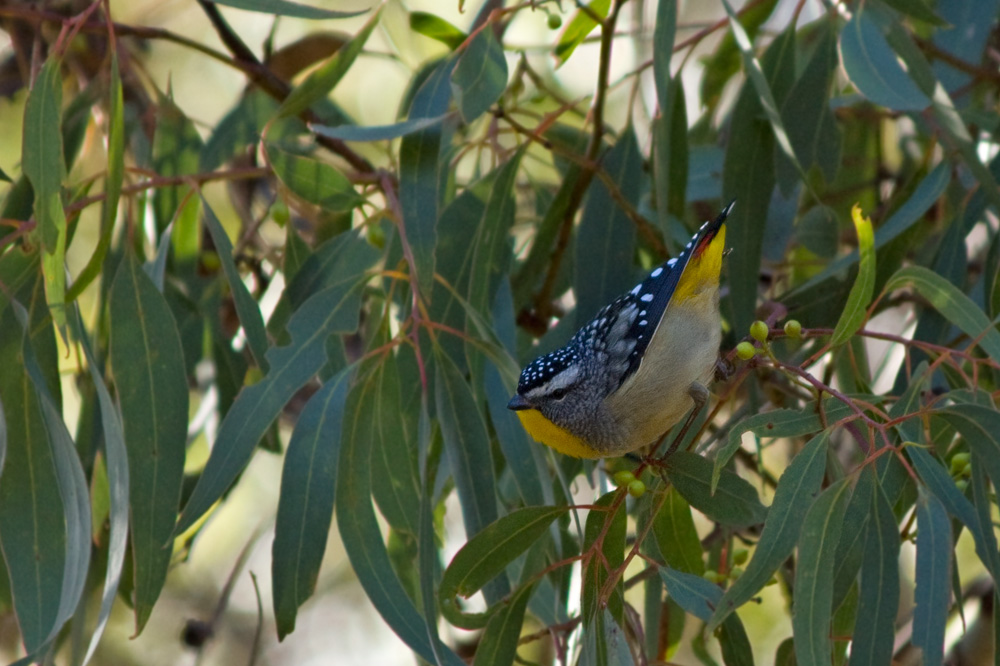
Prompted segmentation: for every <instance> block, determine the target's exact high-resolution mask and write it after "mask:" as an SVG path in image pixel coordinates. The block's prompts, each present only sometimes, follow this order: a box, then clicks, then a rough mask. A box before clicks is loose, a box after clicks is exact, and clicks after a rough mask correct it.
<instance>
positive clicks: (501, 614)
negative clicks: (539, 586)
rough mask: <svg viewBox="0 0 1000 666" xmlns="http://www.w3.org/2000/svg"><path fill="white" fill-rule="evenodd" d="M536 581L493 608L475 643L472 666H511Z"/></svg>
mask: <svg viewBox="0 0 1000 666" xmlns="http://www.w3.org/2000/svg"><path fill="white" fill-rule="evenodd" d="M534 591H535V586H534V585H524V586H523V587H521V588H520V589H519V590H518V591H517V592H516V593H515V594H514V596H513V598H511V599H510V600H509V601H505V602H503V607H502V608H500V609H499V610H498V611H496V612H494V613H493V615H492V616H491V617H490V621H489V622H487V623H486V629H485V630H484V631H483V635H482V637H481V638H480V640H479V645H478V646H477V647H476V657H475V659H474V660H473V662H472V663H473V666H476V665H477V664H478V665H479V666H510V665H511V664H513V663H514V658H515V657H516V656H517V640H518V639H519V638H520V637H521V629H522V627H523V625H524V611H525V609H526V608H527V607H528V599H530V598H531V594H532V592H534Z"/></svg>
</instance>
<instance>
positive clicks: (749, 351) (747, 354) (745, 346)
mask: <svg viewBox="0 0 1000 666" xmlns="http://www.w3.org/2000/svg"><path fill="white" fill-rule="evenodd" d="M756 353H757V350H756V349H755V348H754V346H753V345H752V344H750V343H749V342H747V341H746V340H744V341H743V342H741V343H740V344H738V345H736V355H737V356H739V357H740V358H741V359H743V360H744V361H749V360H750V359H752V358H753V356H754V354H756Z"/></svg>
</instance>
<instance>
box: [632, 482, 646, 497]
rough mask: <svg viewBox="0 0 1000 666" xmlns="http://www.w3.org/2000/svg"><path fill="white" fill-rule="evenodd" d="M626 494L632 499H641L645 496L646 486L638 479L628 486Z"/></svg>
mask: <svg viewBox="0 0 1000 666" xmlns="http://www.w3.org/2000/svg"><path fill="white" fill-rule="evenodd" d="M628 494H629V495H631V496H632V497H642V496H643V495H645V494H646V484H645V483H643V482H642V481H640V480H639V479H633V480H632V481H631V482H630V483H629V484H628Z"/></svg>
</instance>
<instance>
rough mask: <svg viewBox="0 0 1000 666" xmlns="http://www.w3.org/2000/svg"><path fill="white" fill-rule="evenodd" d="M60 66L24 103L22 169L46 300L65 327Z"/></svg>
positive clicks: (42, 77)
mask: <svg viewBox="0 0 1000 666" xmlns="http://www.w3.org/2000/svg"><path fill="white" fill-rule="evenodd" d="M60 69H61V63H60V61H59V60H58V59H57V58H55V57H51V58H49V59H48V60H46V61H45V64H44V65H42V68H41V70H40V71H39V72H38V76H37V78H36V79H35V83H34V85H33V86H32V88H31V93H30V94H29V95H28V100H27V102H25V105H24V129H23V132H24V134H23V138H22V146H21V151H22V158H21V160H22V168H23V170H24V175H25V176H27V178H28V180H29V181H31V186H32V188H33V189H34V193H35V208H34V211H35V221H36V223H37V225H38V230H39V232H40V234H39V235H40V237H41V241H42V274H43V276H44V278H45V299H46V302H47V303H48V304H49V310H50V311H51V312H52V319H53V321H54V322H55V324H56V326H57V327H58V328H59V329H60V330H62V331H63V332H65V329H66V306H65V300H66V215H65V213H64V212H63V206H62V196H61V189H62V180H63V177H64V176H65V175H66V166H65V163H64V161H63V145H62V132H61V131H60V126H61V122H62V115H61V107H62V77H61V75H60Z"/></svg>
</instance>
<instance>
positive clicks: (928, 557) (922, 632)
mask: <svg viewBox="0 0 1000 666" xmlns="http://www.w3.org/2000/svg"><path fill="white" fill-rule="evenodd" d="M951 551H952V542H951V521H950V520H948V514H947V513H946V512H945V510H944V505H943V504H941V501H940V500H938V499H937V498H936V497H935V496H934V495H931V494H928V493H926V492H921V493H920V495H919V496H918V499H917V569H916V577H915V582H916V591H915V592H914V600H915V602H916V607H915V608H914V609H913V644H914V645H916V646H917V647H919V648H921V649H922V650H923V660H924V661H923V663H924V664H927V665H928V666H932V665H933V664H941V663H943V661H944V629H945V624H946V623H947V621H948V607H949V606H950V605H951V596H950V595H951V589H950V580H951Z"/></svg>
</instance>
